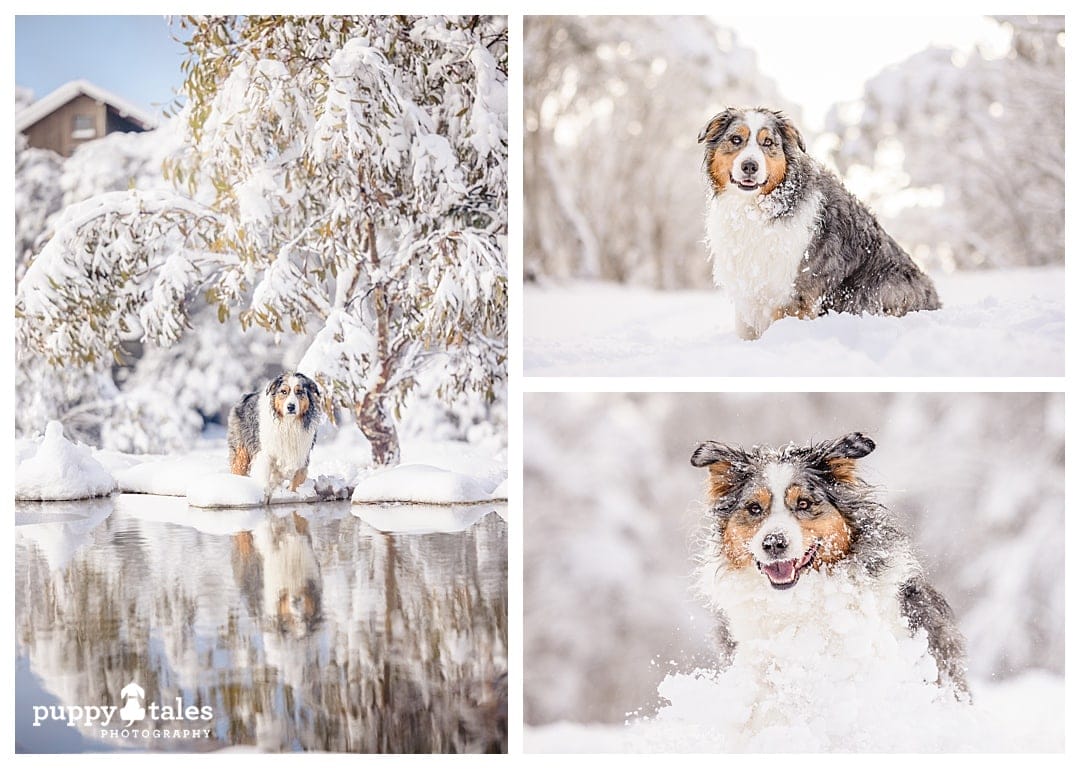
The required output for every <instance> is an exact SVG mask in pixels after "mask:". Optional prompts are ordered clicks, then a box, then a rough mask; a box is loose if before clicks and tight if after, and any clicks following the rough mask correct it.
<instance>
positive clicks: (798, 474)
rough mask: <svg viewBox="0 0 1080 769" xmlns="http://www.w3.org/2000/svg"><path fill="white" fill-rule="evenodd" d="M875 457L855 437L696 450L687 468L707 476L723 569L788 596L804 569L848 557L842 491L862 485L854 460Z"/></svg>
mask: <svg viewBox="0 0 1080 769" xmlns="http://www.w3.org/2000/svg"><path fill="white" fill-rule="evenodd" d="M873 450H874V442H873V441H872V440H870V439H869V438H867V437H866V436H864V435H862V434H861V433H851V434H850V435H845V436H844V437H843V438H839V439H837V440H834V441H828V442H825V443H821V444H816V445H811V446H806V447H794V446H788V447H785V448H782V449H762V448H758V447H755V448H753V449H751V450H749V451H744V450H742V449H739V448H733V447H730V446H725V445H723V444H720V443H716V442H715V441H707V442H705V443H702V444H701V445H700V446H698V447H697V449H696V450H695V451H694V454H693V456H692V457H691V458H690V462H691V464H693V465H694V466H695V467H707V468H708V469H709V491H708V495H709V502H710V508H711V512H712V514H713V515H714V516H715V518H716V523H717V532H718V534H719V536H720V552H721V553H722V556H723V558H724V559H725V560H726V562H727V565H728V566H729V567H730V568H734V569H757V570H759V571H760V572H761V573H762V575H764V577H765V578H766V579H767V580H768V584H769V585H771V586H772V587H773V588H775V589H777V590H786V589H788V588H792V587H794V586H795V584H796V583H797V582H798V581H799V577H800V576H801V575H802V574H803V572H805V571H806V570H808V569H820V568H822V567H823V566H829V565H831V564H834V563H838V562H839V561H842V560H843V559H844V558H846V557H847V556H848V555H849V554H850V552H851V546H852V533H853V526H852V522H851V521H850V520H848V518H847V517H846V516H845V515H844V512H843V510H842V509H841V507H842V501H841V500H842V498H843V497H844V494H843V485H844V484H861V483H862V481H860V480H859V479H858V478H857V477H856V475H855V460H856V459H858V458H860V457H864V456H866V455H867V454H869V453H870V452H871V451H873Z"/></svg>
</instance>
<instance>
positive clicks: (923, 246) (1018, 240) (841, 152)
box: [828, 16, 1065, 268]
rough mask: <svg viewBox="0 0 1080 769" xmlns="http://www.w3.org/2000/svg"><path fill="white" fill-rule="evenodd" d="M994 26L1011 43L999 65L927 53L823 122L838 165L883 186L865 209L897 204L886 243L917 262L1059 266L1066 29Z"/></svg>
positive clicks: (1030, 22) (885, 75) (1017, 23)
mask: <svg viewBox="0 0 1080 769" xmlns="http://www.w3.org/2000/svg"><path fill="white" fill-rule="evenodd" d="M998 21H999V22H1000V23H1001V24H1003V25H1006V27H1007V28H1008V29H1009V30H1010V31H1011V36H1012V39H1011V45H1010V47H1009V50H1008V51H1007V52H1006V54H1005V55H1004V56H988V55H985V54H984V53H983V52H982V51H976V52H974V53H973V54H972V55H970V56H964V55H961V54H960V52H958V51H954V50H951V49H945V48H930V49H927V50H925V51H922V52H920V53H918V54H915V55H914V56H912V57H910V58H909V59H907V60H906V61H904V62H901V63H900V64H897V65H895V66H892V67H890V68H888V69H886V70H885V71H883V72H882V73H881V74H879V75H877V76H876V77H875V78H873V79H871V80H870V81H869V82H867V84H866V86H865V88H864V91H863V95H862V97H861V98H860V99H859V100H857V101H856V102H854V103H850V104H841V105H837V106H836V107H834V108H833V110H832V111H831V112H830V115H829V119H828V123H829V129H830V130H831V131H832V132H833V133H834V134H835V135H836V137H837V144H836V150H835V152H834V158H835V160H836V163H837V165H838V166H839V167H840V169H841V170H842V171H844V172H845V173H849V172H850V171H851V169H852V168H853V167H855V166H862V167H865V168H869V169H872V170H873V172H874V174H875V176H876V178H877V179H878V180H880V179H882V178H883V177H887V178H889V179H890V181H889V182H887V183H884V184H879V189H878V190H876V191H875V195H874V196H873V197H874V198H875V199H874V200H873V202H875V203H876V204H878V207H879V208H881V209H883V210H885V209H887V208H889V206H886V205H884V204H885V203H886V202H887V201H888V200H889V199H892V200H894V201H897V204H896V207H897V209H898V210H899V213H898V214H897V219H899V220H901V221H900V222H899V225H898V226H897V227H896V232H897V235H898V236H899V237H901V238H902V239H903V240H904V242H905V244H907V245H909V247H911V248H912V249H913V250H914V251H915V254H916V256H918V257H920V258H921V259H923V260H924V261H931V262H933V261H936V262H939V263H943V264H945V265H946V266H954V265H955V266H958V267H962V268H964V267H1001V266H1009V265H1040V264H1060V263H1061V262H1062V261H1063V260H1064V256H1065V46H1064V35H1065V20H1064V17H1060V16H1036V17H1000V18H998ZM898 158H902V167H901V168H900V169H899V172H895V171H893V172H892V173H889V172H888V171H887V169H888V168H890V167H895V166H896V165H897V162H896V161H897V159H898ZM900 196H904V197H900Z"/></svg>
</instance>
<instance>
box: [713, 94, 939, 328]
mask: <svg viewBox="0 0 1080 769" xmlns="http://www.w3.org/2000/svg"><path fill="white" fill-rule="evenodd" d="M698 142H699V143H704V144H705V174H706V176H707V177H708V180H709V186H710V196H709V202H708V208H707V213H706V225H705V229H706V236H707V237H706V240H707V243H708V249H709V254H710V257H711V259H712V263H713V280H714V281H715V283H716V284H717V285H718V286H720V287H722V288H723V289H724V290H725V291H727V292H728V293H729V295H730V296H731V299H732V301H733V302H734V304H735V320H736V330H737V332H738V334H739V336H741V337H742V338H743V339H757V338H758V337H759V336H761V334H762V333H764V332H765V329H767V328H768V327H769V325H770V324H771V323H772V322H773V321H776V320H779V319H780V318H783V317H785V316H789V315H791V316H794V317H797V318H816V317H818V316H819V315H824V314H825V313H827V312H829V311H834V312H850V313H855V314H857V315H861V314H863V313H876V314H880V315H904V314H906V313H909V312H912V311H915V310H936V309H938V308H940V307H941V303H940V302H939V301H938V296H937V292H936V291H935V290H934V285H933V283H931V282H930V279H929V278H928V277H927V276H926V275H925V274H923V273H922V271H920V270H919V268H918V266H916V264H915V262H913V261H912V260H911V257H910V256H908V255H907V253H905V251H904V249H902V248H901V247H900V246H899V245H898V244H897V243H896V241H895V240H893V239H892V238H891V237H890V236H889V234H888V233H887V232H885V230H884V229H883V228H882V226H881V225H880V224H879V223H878V221H877V219H876V218H875V217H874V215H873V214H872V213H870V211H868V210H867V208H866V206H864V205H863V204H862V203H860V202H859V201H858V199H856V198H855V196H854V195H852V194H851V193H850V192H848V191H847V190H846V189H844V185H843V184H842V183H841V182H840V180H839V179H838V178H836V176H835V175H834V174H833V173H831V172H830V171H828V170H827V169H826V168H825V167H824V166H822V165H821V164H820V163H818V162H817V161H816V160H814V159H813V158H811V157H810V156H809V155H807V154H806V145H805V144H804V143H803V138H802V135H801V134H800V133H799V131H798V129H796V128H795V126H794V125H792V123H791V121H789V120H788V119H787V118H785V117H784V116H783V115H782V114H780V113H779V112H775V111H773V110H768V109H747V110H744V109H735V108H728V109H726V110H724V111H723V112H721V113H720V114H718V115H716V116H715V117H713V118H712V120H710V121H709V122H708V124H707V125H706V126H705V127H704V128H703V129H702V130H701V133H700V134H698Z"/></svg>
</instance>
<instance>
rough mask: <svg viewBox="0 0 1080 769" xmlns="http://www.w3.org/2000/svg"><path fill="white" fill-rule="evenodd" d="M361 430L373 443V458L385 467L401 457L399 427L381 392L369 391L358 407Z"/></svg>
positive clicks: (394, 463) (357, 412)
mask: <svg viewBox="0 0 1080 769" xmlns="http://www.w3.org/2000/svg"><path fill="white" fill-rule="evenodd" d="M356 421H357V423H358V424H359V425H360V432H362V433H363V434H364V437H365V438H367V439H368V441H369V442H370V443H371V459H372V460H373V461H374V462H375V464H376V465H378V466H380V467H383V466H388V465H396V464H397V463H398V462H399V461H400V459H401V447H400V446H399V444H398V434H397V428H396V427H395V426H394V418H393V416H391V415H390V412H389V410H388V409H387V408H386V402H385V401H384V400H383V397H382V395H381V394H378V393H368V394H367V395H365V396H364V399H363V400H362V401H361V402H360V404H359V406H358V408H357V409H356Z"/></svg>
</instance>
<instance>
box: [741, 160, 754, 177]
mask: <svg viewBox="0 0 1080 769" xmlns="http://www.w3.org/2000/svg"><path fill="white" fill-rule="evenodd" d="M742 172H743V173H744V174H746V175H747V176H753V175H754V174H756V173H757V161H756V160H754V159H753V158H747V159H746V160H744V161H743V162H742Z"/></svg>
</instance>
